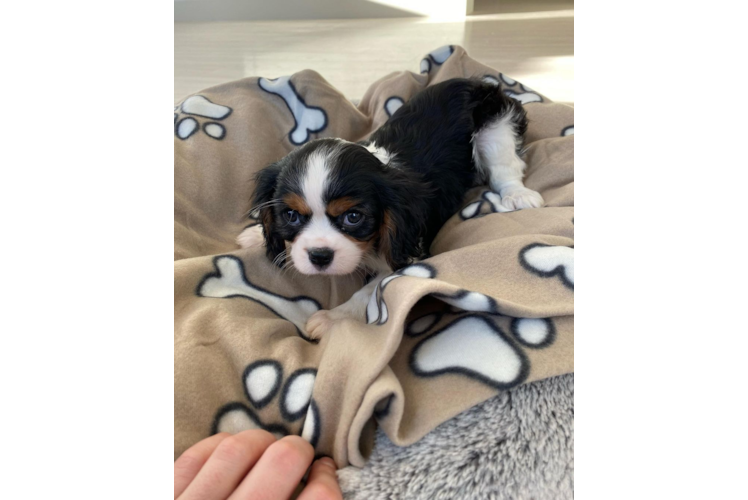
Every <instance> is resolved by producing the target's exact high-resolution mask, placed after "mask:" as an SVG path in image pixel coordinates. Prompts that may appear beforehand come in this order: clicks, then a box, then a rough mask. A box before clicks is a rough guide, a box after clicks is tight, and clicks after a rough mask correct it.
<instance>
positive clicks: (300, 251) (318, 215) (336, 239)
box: [291, 150, 362, 274]
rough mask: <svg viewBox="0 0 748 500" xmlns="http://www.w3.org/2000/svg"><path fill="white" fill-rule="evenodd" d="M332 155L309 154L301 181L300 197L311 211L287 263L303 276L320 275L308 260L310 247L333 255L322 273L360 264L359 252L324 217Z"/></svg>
mask: <svg viewBox="0 0 748 500" xmlns="http://www.w3.org/2000/svg"><path fill="white" fill-rule="evenodd" d="M334 154H335V153H334V152H331V151H329V150H318V151H315V152H314V153H312V154H311V155H309V159H308V161H307V168H306V171H305V172H304V177H303V179H302V182H301V194H302V196H303V197H304V200H306V203H307V205H309V208H310V209H311V210H312V216H311V217H310V219H309V222H307V224H306V225H305V226H304V228H303V229H302V230H301V232H300V233H299V236H298V237H297V238H296V240H295V241H294V242H293V244H292V248H291V260H293V262H294V265H295V267H296V269H298V270H299V271H300V272H302V273H304V274H320V271H319V270H317V269H316V268H315V267H314V266H313V265H312V264H311V262H310V261H309V256H308V254H307V251H308V249H310V248H329V249H331V250H332V251H333V252H335V253H334V257H333V260H332V262H331V263H330V266H329V267H327V268H326V269H325V270H324V271H323V272H322V273H323V274H347V273H350V272H353V270H355V269H356V267H358V265H359V263H360V261H361V255H362V250H361V249H360V248H359V247H358V246H357V245H356V244H355V243H353V242H352V241H351V240H349V239H348V238H346V237H345V236H344V235H343V234H342V233H341V232H340V231H339V230H338V229H337V228H336V227H334V226H333V225H332V223H331V222H330V219H329V217H328V216H327V204H326V202H325V194H326V192H327V188H328V186H329V185H330V175H331V172H330V170H331V169H330V165H331V163H332V161H333V160H334Z"/></svg>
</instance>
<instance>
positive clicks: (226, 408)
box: [210, 401, 291, 436]
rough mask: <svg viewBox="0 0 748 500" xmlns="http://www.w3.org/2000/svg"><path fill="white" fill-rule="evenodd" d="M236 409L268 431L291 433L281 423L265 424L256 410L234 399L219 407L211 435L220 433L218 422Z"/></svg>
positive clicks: (285, 434) (211, 426)
mask: <svg viewBox="0 0 748 500" xmlns="http://www.w3.org/2000/svg"><path fill="white" fill-rule="evenodd" d="M234 410H242V411H244V413H245V414H246V415H247V416H248V417H249V418H250V420H252V421H253V422H254V423H255V424H257V426H258V427H260V428H261V429H264V430H266V431H268V432H272V433H276V432H277V433H279V434H283V435H284V436H288V435H289V434H291V433H290V432H289V431H288V429H286V428H285V427H284V426H283V425H281V424H268V425H265V424H263V423H262V422H261V421H260V418H259V417H258V416H257V415H256V414H255V412H253V411H252V409H251V408H249V407H248V406H247V405H245V404H244V403H241V402H239V401H234V402H231V403H228V404H225V405H223V406H222V407H220V408H219V409H218V411H217V412H216V415H215V416H214V417H213V422H212V423H211V424H210V435H211V436H212V435H214V434H218V423H219V422H220V421H221V419H222V418H223V416H224V415H226V414H227V413H228V412H230V411H234Z"/></svg>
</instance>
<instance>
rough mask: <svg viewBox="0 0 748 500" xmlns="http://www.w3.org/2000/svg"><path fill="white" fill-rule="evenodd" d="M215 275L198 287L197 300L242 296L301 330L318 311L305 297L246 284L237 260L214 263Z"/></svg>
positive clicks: (315, 304)
mask: <svg viewBox="0 0 748 500" xmlns="http://www.w3.org/2000/svg"><path fill="white" fill-rule="evenodd" d="M215 268H216V271H217V272H216V273H211V274H209V275H208V276H206V278H205V279H204V280H203V282H202V283H201V284H200V286H199V287H198V292H197V293H198V295H200V296H201V297H214V298H228V297H245V298H248V299H251V300H254V301H256V302H259V303H260V304H262V305H264V306H266V307H267V308H268V309H270V310H271V311H273V312H274V313H275V314H277V315H278V316H280V317H282V318H284V319H287V320H288V321H290V322H291V323H293V324H294V325H295V326H296V328H298V329H299V331H301V332H303V331H304V326H305V325H306V322H307V320H308V319H309V316H311V315H312V314H314V313H315V312H316V311H318V310H319V304H318V303H317V302H316V301H314V300H313V299H310V298H308V297H296V298H294V299H287V298H285V297H282V296H280V295H276V294H274V293H271V292H268V291H267V290H265V289H263V288H261V287H258V286H255V285H253V284H252V283H250V282H249V281H248V280H247V278H246V276H245V275H244V269H243V267H242V264H241V261H240V260H238V259H237V258H235V257H230V256H223V257H218V258H217V259H216V260H215Z"/></svg>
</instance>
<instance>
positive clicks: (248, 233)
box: [236, 224, 265, 248]
mask: <svg viewBox="0 0 748 500" xmlns="http://www.w3.org/2000/svg"><path fill="white" fill-rule="evenodd" d="M236 243H237V244H238V245H239V246H240V247H242V248H254V247H260V246H262V244H263V243H265V237H264V236H263V234H262V226H261V225H260V224H257V225H254V226H251V227H248V228H247V229H245V230H244V231H242V232H241V233H239V236H237V237H236Z"/></svg>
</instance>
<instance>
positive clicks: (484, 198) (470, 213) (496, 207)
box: [460, 191, 513, 220]
mask: <svg viewBox="0 0 748 500" xmlns="http://www.w3.org/2000/svg"><path fill="white" fill-rule="evenodd" d="M486 206H487V207H488V209H489V212H485V210H484V207H486ZM512 211H513V210H510V209H508V208H506V207H505V206H503V205H502V204H501V196H499V195H498V194H496V193H494V192H493V191H484V192H483V194H481V199H480V200H478V201H474V202H472V203H468V204H467V205H465V207H464V208H463V209H462V210H460V218H461V219H462V220H468V219H479V218H481V217H485V216H486V215H489V214H492V213H494V214H495V213H500V212H512Z"/></svg>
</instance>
